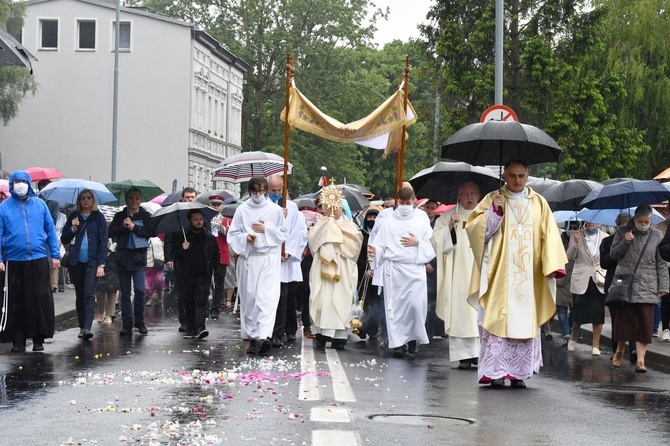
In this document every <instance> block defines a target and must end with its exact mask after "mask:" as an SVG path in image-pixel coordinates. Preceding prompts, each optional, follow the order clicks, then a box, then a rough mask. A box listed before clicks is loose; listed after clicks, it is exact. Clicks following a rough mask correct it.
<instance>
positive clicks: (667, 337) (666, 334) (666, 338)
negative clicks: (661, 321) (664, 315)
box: [661, 328, 670, 342]
mask: <svg viewBox="0 0 670 446" xmlns="http://www.w3.org/2000/svg"><path fill="white" fill-rule="evenodd" d="M661 340H662V341H663V342H670V329H667V328H666V329H665V330H663V336H662V337H661Z"/></svg>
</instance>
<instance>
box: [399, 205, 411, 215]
mask: <svg viewBox="0 0 670 446" xmlns="http://www.w3.org/2000/svg"><path fill="white" fill-rule="evenodd" d="M413 210H414V207H413V206H412V205H400V206H398V209H397V211H398V213H399V214H400V216H402V217H407V216H408V215H409V214H411V213H412V211H413Z"/></svg>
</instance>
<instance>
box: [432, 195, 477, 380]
mask: <svg viewBox="0 0 670 446" xmlns="http://www.w3.org/2000/svg"><path fill="white" fill-rule="evenodd" d="M480 198H481V194H480V193H479V187H478V186H477V185H476V184H475V183H473V182H465V183H463V184H461V185H460V186H459V187H458V201H457V204H456V207H455V208H453V209H450V210H449V211H447V212H445V213H444V214H442V216H441V217H440V218H438V219H437V221H436V222H435V228H434V229H433V236H432V237H431V239H430V241H431V242H432V243H433V248H434V249H435V252H436V253H437V305H436V307H435V312H436V313H437V316H438V317H439V318H440V319H442V320H443V321H444V330H445V333H446V334H448V335H449V360H450V361H459V364H458V368H459V369H469V368H470V367H472V366H476V365H477V357H478V356H479V327H478V326H477V310H475V309H474V307H472V306H471V305H470V304H469V303H468V290H469V287H470V275H471V274H472V265H473V264H474V260H475V257H474V255H473V254H472V249H470V241H469V240H468V234H467V232H466V231H465V222H467V221H468V218H469V217H470V214H471V213H472V210H473V209H474V208H475V206H477V203H478V202H479V199H480Z"/></svg>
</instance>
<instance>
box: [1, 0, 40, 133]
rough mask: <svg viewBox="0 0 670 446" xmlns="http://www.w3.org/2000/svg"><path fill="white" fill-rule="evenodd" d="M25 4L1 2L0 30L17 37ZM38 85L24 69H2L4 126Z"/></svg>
mask: <svg viewBox="0 0 670 446" xmlns="http://www.w3.org/2000/svg"><path fill="white" fill-rule="evenodd" d="M24 14H25V3H22V2H12V1H11V0H0V28H2V29H4V30H6V31H7V32H9V33H10V34H12V35H17V34H18V33H19V32H20V31H21V28H22V27H23V16H24ZM36 91H37V83H36V82H35V79H34V78H33V76H32V75H31V74H30V72H29V71H28V70H27V69H26V68H24V67H11V66H7V67H0V119H2V122H3V124H4V125H7V123H8V122H9V121H10V120H11V119H12V118H13V117H15V116H16V115H17V113H18V111H19V105H21V101H23V99H24V98H25V97H26V95H27V94H28V93H32V94H35V92H36Z"/></svg>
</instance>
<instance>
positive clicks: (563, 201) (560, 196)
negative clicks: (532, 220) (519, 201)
mask: <svg viewBox="0 0 670 446" xmlns="http://www.w3.org/2000/svg"><path fill="white" fill-rule="evenodd" d="M602 187H603V185H602V184H600V183H596V182H595V181H591V180H568V181H563V182H562V183H559V184H556V185H554V186H551V187H550V188H548V189H547V190H545V191H544V192H543V193H542V194H540V195H542V196H543V197H544V198H545V199H546V200H547V202H548V203H549V206H550V207H551V209H552V210H554V211H578V210H580V209H582V208H583V207H584V206H583V205H581V204H580V203H581V202H582V200H583V199H584V197H586V196H587V195H588V194H589V193H590V192H591V191H594V190H598V189H602Z"/></svg>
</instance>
